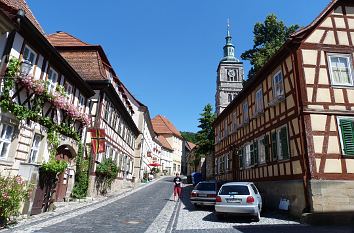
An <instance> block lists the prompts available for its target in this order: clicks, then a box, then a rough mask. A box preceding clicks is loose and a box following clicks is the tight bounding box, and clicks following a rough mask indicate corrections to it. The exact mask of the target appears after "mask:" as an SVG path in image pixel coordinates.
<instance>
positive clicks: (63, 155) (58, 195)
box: [55, 150, 71, 201]
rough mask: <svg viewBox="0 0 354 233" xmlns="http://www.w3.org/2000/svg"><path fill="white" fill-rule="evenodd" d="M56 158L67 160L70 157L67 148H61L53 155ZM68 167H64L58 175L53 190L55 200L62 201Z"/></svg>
mask: <svg viewBox="0 0 354 233" xmlns="http://www.w3.org/2000/svg"><path fill="white" fill-rule="evenodd" d="M55 159H57V160H65V161H67V162H69V161H70V159H71V154H70V151H69V150H62V151H61V152H59V153H58V154H57V156H56V157H55ZM68 179H69V175H68V169H65V171H63V172H62V173H60V174H59V175H58V182H57V186H56V191H55V200H56V201H64V198H65V194H66V191H67V189H68Z"/></svg>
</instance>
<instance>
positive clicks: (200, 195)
mask: <svg viewBox="0 0 354 233" xmlns="http://www.w3.org/2000/svg"><path fill="white" fill-rule="evenodd" d="M198 196H199V197H207V195H206V194H198Z"/></svg>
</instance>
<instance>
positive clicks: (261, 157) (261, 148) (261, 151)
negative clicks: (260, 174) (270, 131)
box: [257, 136, 266, 164]
mask: <svg viewBox="0 0 354 233" xmlns="http://www.w3.org/2000/svg"><path fill="white" fill-rule="evenodd" d="M257 143H258V162H259V163H260V164H262V163H265V161H266V153H265V136H263V137H261V138H259V139H258V140H257Z"/></svg>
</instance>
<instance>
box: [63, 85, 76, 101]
mask: <svg viewBox="0 0 354 233" xmlns="http://www.w3.org/2000/svg"><path fill="white" fill-rule="evenodd" d="M64 89H65V92H66V94H67V97H66V98H67V100H69V102H70V103H71V102H72V101H73V92H74V91H73V90H74V87H73V85H71V84H70V83H68V82H65V84H64Z"/></svg>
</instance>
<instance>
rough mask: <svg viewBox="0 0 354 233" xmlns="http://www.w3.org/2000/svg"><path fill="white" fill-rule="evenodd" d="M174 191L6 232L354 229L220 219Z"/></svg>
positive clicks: (274, 216) (270, 219)
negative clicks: (178, 198) (177, 198)
mask: <svg viewBox="0 0 354 233" xmlns="http://www.w3.org/2000/svg"><path fill="white" fill-rule="evenodd" d="M172 187H173V183H172V178H171V177H166V178H163V179H161V180H159V181H157V182H154V183H150V184H148V185H144V186H142V187H139V188H137V189H135V190H133V191H132V192H129V193H127V194H123V195H121V196H117V197H113V198H110V199H107V200H104V201H102V202H99V203H95V204H93V205H88V206H86V207H82V208H79V209H77V210H73V211H71V212H67V213H63V214H61V215H58V216H55V217H52V218H49V219H44V220H43V221H40V220H37V221H35V222H33V223H32V224H23V225H20V226H19V227H15V228H14V229H12V230H7V231H5V232H6V233H7V232H41V233H51V232H55V233H59V232H68V233H70V232H147V233H152V232H161V233H162V232H168V233H172V232H174V233H192V232H197V233H198V232H203V233H204V232H206V233H209V232H210V233H212V232H240V233H251V232H265V233H299V232H301V233H306V232H315V233H354V229H352V227H344V226H342V227H314V226H308V225H303V224H300V223H299V222H298V221H296V220H294V219H291V218H289V217H287V216H286V215H284V214H280V213H275V212H265V213H264V214H263V215H262V218H261V221H260V222H252V221H250V219H249V218H239V217H228V218H226V219H224V220H223V221H219V220H217V219H216V218H215V216H214V214H213V208H210V207H209V208H206V207H205V208H203V207H201V208H198V209H195V207H194V206H193V205H192V204H191V203H190V201H189V192H190V190H191V186H188V187H185V188H184V189H183V198H182V199H181V200H180V201H178V202H174V201H173V196H172ZM0 232H1V233H2V232H3V231H0Z"/></svg>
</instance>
